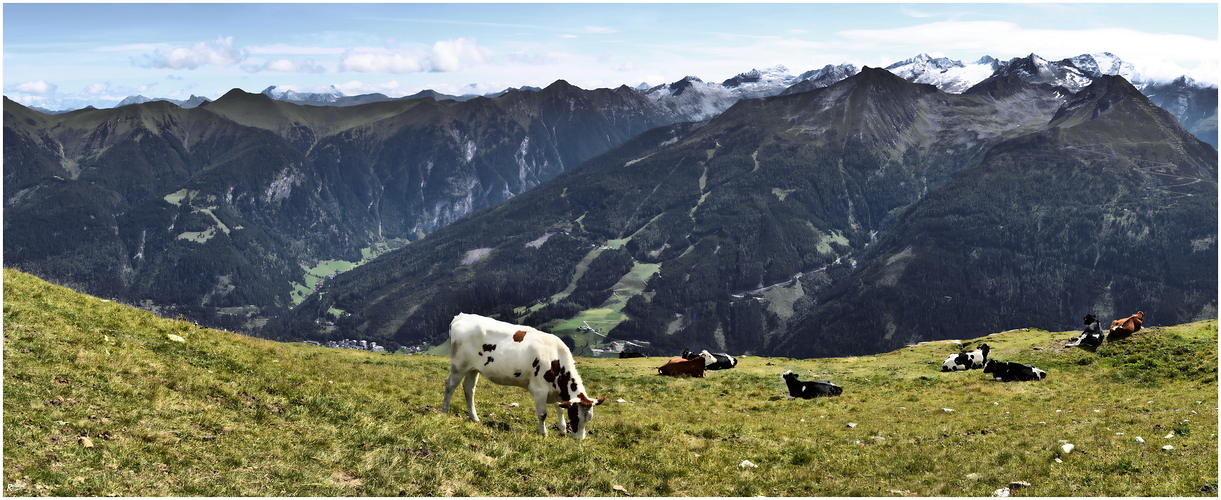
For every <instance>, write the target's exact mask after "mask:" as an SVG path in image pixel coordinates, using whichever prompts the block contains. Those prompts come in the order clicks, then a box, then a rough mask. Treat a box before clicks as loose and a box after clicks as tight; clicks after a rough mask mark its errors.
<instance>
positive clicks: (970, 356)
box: [941, 344, 988, 372]
mask: <svg viewBox="0 0 1221 500" xmlns="http://www.w3.org/2000/svg"><path fill="white" fill-rule="evenodd" d="M987 361H988V344H982V345H980V346H979V349H976V350H974V351H971V352H964V353H960V354H952V355H950V357H948V358H945V361H944V362H942V363H941V371H943V372H956V371H960V370H976V369H979V368H983V367H984V363H986V362H987Z"/></svg>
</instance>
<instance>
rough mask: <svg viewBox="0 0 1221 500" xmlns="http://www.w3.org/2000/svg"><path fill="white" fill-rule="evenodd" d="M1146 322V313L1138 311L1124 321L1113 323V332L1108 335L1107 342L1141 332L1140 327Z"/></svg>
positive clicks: (1119, 320) (1118, 320)
mask: <svg viewBox="0 0 1221 500" xmlns="http://www.w3.org/2000/svg"><path fill="white" fill-rule="evenodd" d="M1144 320H1145V312H1144V311H1136V314H1133V315H1131V316H1128V317H1127V318H1124V319H1117V320H1115V321H1112V322H1111V332H1110V333H1109V334H1107V340H1108V341H1110V340H1116V339H1122V338H1125V337H1127V336H1129V335H1132V334H1133V333H1136V332H1139V331H1140V325H1141V323H1142V322H1144Z"/></svg>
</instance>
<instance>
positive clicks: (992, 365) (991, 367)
mask: <svg viewBox="0 0 1221 500" xmlns="http://www.w3.org/2000/svg"><path fill="white" fill-rule="evenodd" d="M996 368H997V364H996V360H995V359H989V360H988V364H986V365H984V373H992V372H995V371H996Z"/></svg>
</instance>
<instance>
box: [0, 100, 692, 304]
mask: <svg viewBox="0 0 1221 500" xmlns="http://www.w3.org/2000/svg"><path fill="white" fill-rule="evenodd" d="M673 119H674V118H673V116H672V114H670V113H668V112H666V111H665V110H663V109H661V108H659V107H657V106H656V105H655V104H653V103H652V102H651V101H650V100H648V99H647V98H645V97H643V96H641V95H639V94H638V93H636V92H635V91H632V90H630V89H627V88H626V87H623V88H620V89H617V90H610V89H598V90H594V91H585V90H582V89H579V88H576V87H573V86H571V85H568V84H567V83H566V82H563V81H559V82H556V83H555V84H554V85H551V86H549V87H548V88H546V89H542V90H539V91H537V92H530V91H511V92H508V93H506V94H504V95H502V96H500V97H498V98H496V99H489V98H476V99H472V100H469V101H466V102H457V101H442V102H437V101H435V100H433V99H431V98H422V99H415V100H392V101H385V102H376V103H370V104H365V105H357V106H345V107H337V106H301V105H296V104H291V103H287V102H283V101H277V100H273V99H272V98H270V97H269V96H266V95H262V94H250V93H246V92H243V91H240V90H234V91H231V92H229V93H228V94H226V95H225V96H223V97H222V98H220V99H218V100H217V101H215V102H211V103H208V104H206V105H203V106H200V107H197V108H192V109H182V108H179V107H177V106H175V105H173V104H171V103H168V102H164V101H156V102H149V103H142V104H135V105H129V106H123V107H120V108H114V109H107V110H96V109H89V110H80V111H76V112H72V113H67V114H64V115H57V116H48V115H43V114H40V113H36V112H33V111H31V110H29V109H27V108H24V107H23V106H21V105H19V104H16V103H14V102H12V101H8V100H6V101H5V118H4V127H5V139H6V140H5V147H4V161H5V172H4V188H5V193H6V200H5V217H4V230H5V240H4V250H5V253H4V258H5V264H6V265H9V266H15V267H18V268H21V269H24V270H27V271H30V272H34V273H37V274H39V275H40V276H43V277H46V278H48V279H52V280H55V281H57V282H61V283H70V284H73V285H74V286H78V287H81V288H82V289H84V290H87V291H90V292H92V293H96V294H100V295H105V296H112V297H116V298H122V299H124V300H126V301H128V302H133V303H139V302H142V301H147V302H146V305H149V306H159V307H170V308H175V309H177V310H179V311H181V312H184V313H186V314H188V315H189V316H190V317H193V318H195V319H198V320H206V321H209V322H210V323H211V324H223V325H225V326H228V327H239V326H241V325H242V324H243V323H245V322H246V321H247V317H248V316H249V315H263V316H266V315H267V314H270V313H271V312H274V310H275V309H277V308H284V307H287V306H290V305H291V303H292V302H291V300H290V297H289V294H290V292H291V291H292V290H293V285H292V283H294V282H295V283H303V282H307V280H306V279H304V278H303V275H304V273H305V271H304V269H306V268H311V267H314V266H315V265H316V264H317V263H318V262H319V261H322V260H325V259H343V260H347V261H353V262H354V261H358V260H360V259H361V258H362V252H367V250H368V249H370V248H371V247H373V246H375V245H385V244H389V245H392V246H393V245H402V244H404V243H406V242H407V241H409V240H415V239H418V238H420V237H422V236H423V235H424V234H426V233H428V232H430V231H432V230H434V229H436V228H438V227H441V226H443V225H445V224H447V223H449V222H451V221H453V220H455V219H457V218H459V217H461V216H462V215H464V214H466V213H468V212H470V211H471V210H475V209H478V208H481V207H485V206H490V205H493V204H495V203H498V202H500V201H503V200H505V199H508V198H510V197H512V196H515V195H517V194H520V193H522V192H524V191H526V190H528V189H530V188H531V187H533V186H534V185H536V184H538V183H539V182H542V181H545V180H547V179H549V178H551V177H553V176H555V175H556V174H558V173H560V172H563V171H564V170H565V169H567V168H569V167H571V166H572V165H576V164H577V163H580V162H582V161H584V160H586V159H588V158H590V157H592V156H594V155H596V154H598V153H601V152H603V151H605V150H606V149H608V148H610V147H612V146H615V145H617V144H619V143H621V142H623V141H624V140H626V139H628V138H630V137H632V136H634V135H636V134H639V133H641V132H643V131H645V130H648V129H650V128H653V127H656V126H658V125H664V124H667V123H671V122H672V121H673ZM218 314H224V315H226V316H227V318H225V317H218V316H217V315H218Z"/></svg>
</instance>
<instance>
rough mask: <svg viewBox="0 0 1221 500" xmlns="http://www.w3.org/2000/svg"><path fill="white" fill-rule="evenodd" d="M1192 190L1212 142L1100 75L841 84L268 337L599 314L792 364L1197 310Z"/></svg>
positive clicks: (1204, 172)
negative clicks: (1060, 82)
mask: <svg viewBox="0 0 1221 500" xmlns="http://www.w3.org/2000/svg"><path fill="white" fill-rule="evenodd" d="M1216 194H1217V184H1216V152H1215V150H1213V149H1212V148H1211V147H1209V146H1208V145H1206V144H1204V143H1203V142H1201V141H1199V140H1198V139H1195V138H1194V137H1192V136H1191V135H1190V134H1188V133H1186V131H1185V130H1184V129H1183V128H1182V127H1181V126H1180V125H1179V124H1178V123H1177V122H1176V121H1175V120H1174V118H1173V117H1172V116H1171V115H1170V114H1169V113H1167V112H1166V111H1164V110H1162V109H1160V108H1157V107H1156V106H1154V105H1152V103H1150V102H1149V100H1148V99H1147V98H1145V97H1144V96H1143V95H1141V94H1140V92H1139V91H1138V90H1137V89H1136V88H1135V87H1133V86H1132V85H1131V84H1130V83H1129V82H1127V81H1126V80H1124V79H1122V78H1121V77H1114V76H1104V77H1100V78H1098V79H1096V81H1095V82H1094V83H1092V84H1090V85H1089V86H1088V87H1085V88H1083V89H1081V91H1080V92H1078V93H1076V94H1069V93H1065V92H1063V89H1062V88H1053V87H1049V86H1046V85H1042V84H1029V83H1026V82H1025V81H1023V80H1022V79H1021V78H1020V75H1017V74H1010V75H1008V76H1006V77H1002V78H997V79H993V80H991V81H990V82H987V83H985V84H982V85H977V86H976V87H974V88H972V89H971V90H970V91H968V92H966V93H964V94H960V95H954V94H947V93H944V92H941V91H939V90H937V89H936V88H935V87H933V86H931V85H921V84H913V83H910V82H907V81H905V80H903V79H900V78H898V77H896V76H895V75H893V74H892V73H889V72H887V71H884V70H880V69H871V68H862V70H861V71H860V72H859V73H858V74H856V75H854V76H852V77H849V78H847V79H845V80H842V81H840V82H838V83H836V84H834V85H831V86H830V87H826V88H823V89H819V90H814V91H810V92H805V93H800V94H792V95H787V96H778V97H773V98H763V99H752V100H744V101H741V102H739V103H738V104H736V105H735V106H733V107H732V108H730V109H729V110H727V111H726V112H724V113H722V114H720V115H718V116H717V117H716V118H713V119H711V120H709V121H708V122H706V123H704V124H699V125H696V126H691V125H687V126H684V127H670V128H662V129H656V130H653V131H650V132H649V133H647V134H644V135H642V136H639V137H637V138H635V139H633V140H631V141H628V142H626V143H624V144H623V145H621V146H619V147H617V148H614V149H612V150H610V151H608V152H607V153H604V154H603V155H600V156H598V157H597V158H594V159H593V160H591V161H589V162H587V163H585V164H583V165H581V166H580V167H578V168H576V169H573V170H571V171H568V172H565V173H564V174H563V175H561V176H559V177H557V178H556V179H554V180H553V181H551V182H549V183H547V184H546V185H543V186H540V187H538V188H536V189H535V190H532V191H531V192H529V193H526V194H524V195H522V196H518V197H515V198H514V199H512V200H509V201H507V202H505V203H502V204H499V205H496V206H494V207H490V208H488V209H484V210H482V211H480V212H477V213H475V214H472V215H471V216H469V217H467V218H464V219H462V220H460V221H458V222H456V223H454V224H452V225H450V226H447V227H445V228H443V229H441V230H439V231H437V232H436V233H434V234H433V235H431V236H430V237H429V238H426V239H424V240H422V241H420V242H417V243H414V244H412V245H409V246H408V247H405V248H403V249H401V250H399V251H397V252H394V253H393V254H390V255H387V256H385V257H383V258H380V259H378V260H376V261H374V262H372V263H370V264H368V265H366V266H363V267H361V268H358V269H355V270H353V271H351V272H349V273H346V274H343V275H342V276H339V277H337V278H336V279H335V280H333V281H331V282H329V283H328V284H327V286H326V287H324V293H320V294H315V295H312V296H311V297H309V298H307V299H306V301H305V302H303V303H302V304H301V306H300V307H298V308H296V309H294V310H293V312H292V313H291V314H290V315H289V316H288V317H286V319H287V320H286V321H284V322H283V323H279V324H277V325H276V326H275V327H273V328H270V331H271V332H272V333H275V332H292V333H293V334H299V333H300V332H302V331H308V330H310V329H311V328H313V329H315V330H316V331H317V332H318V335H349V336H352V335H358V336H361V337H366V338H375V339H393V340H394V341H397V342H400V343H418V342H425V343H433V344H435V343H438V342H440V341H442V340H444V332H445V326H446V325H447V324H448V323H447V322H448V321H449V318H451V317H452V316H453V314H455V313H456V312H460V311H466V312H471V311H478V312H484V313H495V314H498V315H501V316H502V317H508V318H513V319H515V320H518V321H522V322H525V323H526V324H536V325H543V326H546V325H553V324H554V322H555V321H556V320H562V319H566V318H569V317H573V316H574V315H580V314H585V313H589V312H591V311H602V310H608V309H609V310H616V311H620V312H622V314H623V315H624V316H626V318H627V319H625V320H623V321H622V322H620V323H618V324H617V326H616V327H615V329H614V330H612V331H611V334H612V336H614V337H616V338H619V339H634V340H637V341H647V342H649V343H650V344H651V345H652V346H653V348H654V349H657V350H658V352H661V353H665V352H674V351H675V350H681V349H682V348H684V347H689V348H708V349H717V350H722V351H729V352H739V353H748V354H767V355H781V354H782V355H787V356H793V357H811V356H829V355H832V353H835V354H837V355H844V354H863V353H869V352H881V351H885V350H889V349H893V348H895V347H899V346H902V345H905V344H909V343H915V342H920V341H926V340H933V339H944V338H961V337H962V336H964V335H967V334H969V333H970V332H977V331H993V330H998V329H1005V328H1006V327H1012V326H1017V325H1024V326H1040V327H1042V325H1057V326H1058V327H1060V328H1072V327H1073V326H1075V324H1076V323H1077V322H1078V321H1080V320H1079V318H1080V317H1082V316H1084V315H1085V314H1086V313H1091V312H1092V313H1094V314H1097V315H1099V316H1101V317H1110V316H1119V315H1123V316H1126V315H1127V314H1130V313H1131V312H1135V310H1136V309H1141V310H1144V311H1145V312H1146V314H1148V315H1150V317H1152V316H1156V317H1158V318H1162V319H1161V320H1160V321H1167V322H1176V321H1183V320H1185V319H1193V318H1205V317H1212V316H1214V315H1215V314H1216V295H1215V290H1216V285H1217V283H1216V272H1215V270H1216V266H1217V262H1216V261H1217V258H1216V257H1217V254H1216ZM642 275H643V276H644V277H645V278H644V283H643V284H640V283H639V282H637V283H635V284H633V283H632V281H633V278H635V277H638V276H642ZM637 281H639V280H637ZM335 310H339V311H343V313H342V314H341V315H339V317H338V318H337V319H334V318H332V317H330V316H328V313H327V311H335ZM1129 310H1131V311H1129ZM331 319H334V321H330V320H331ZM319 323H322V324H327V323H333V327H331V326H327V327H323V328H318V327H316V326H311V325H317V324H319Z"/></svg>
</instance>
